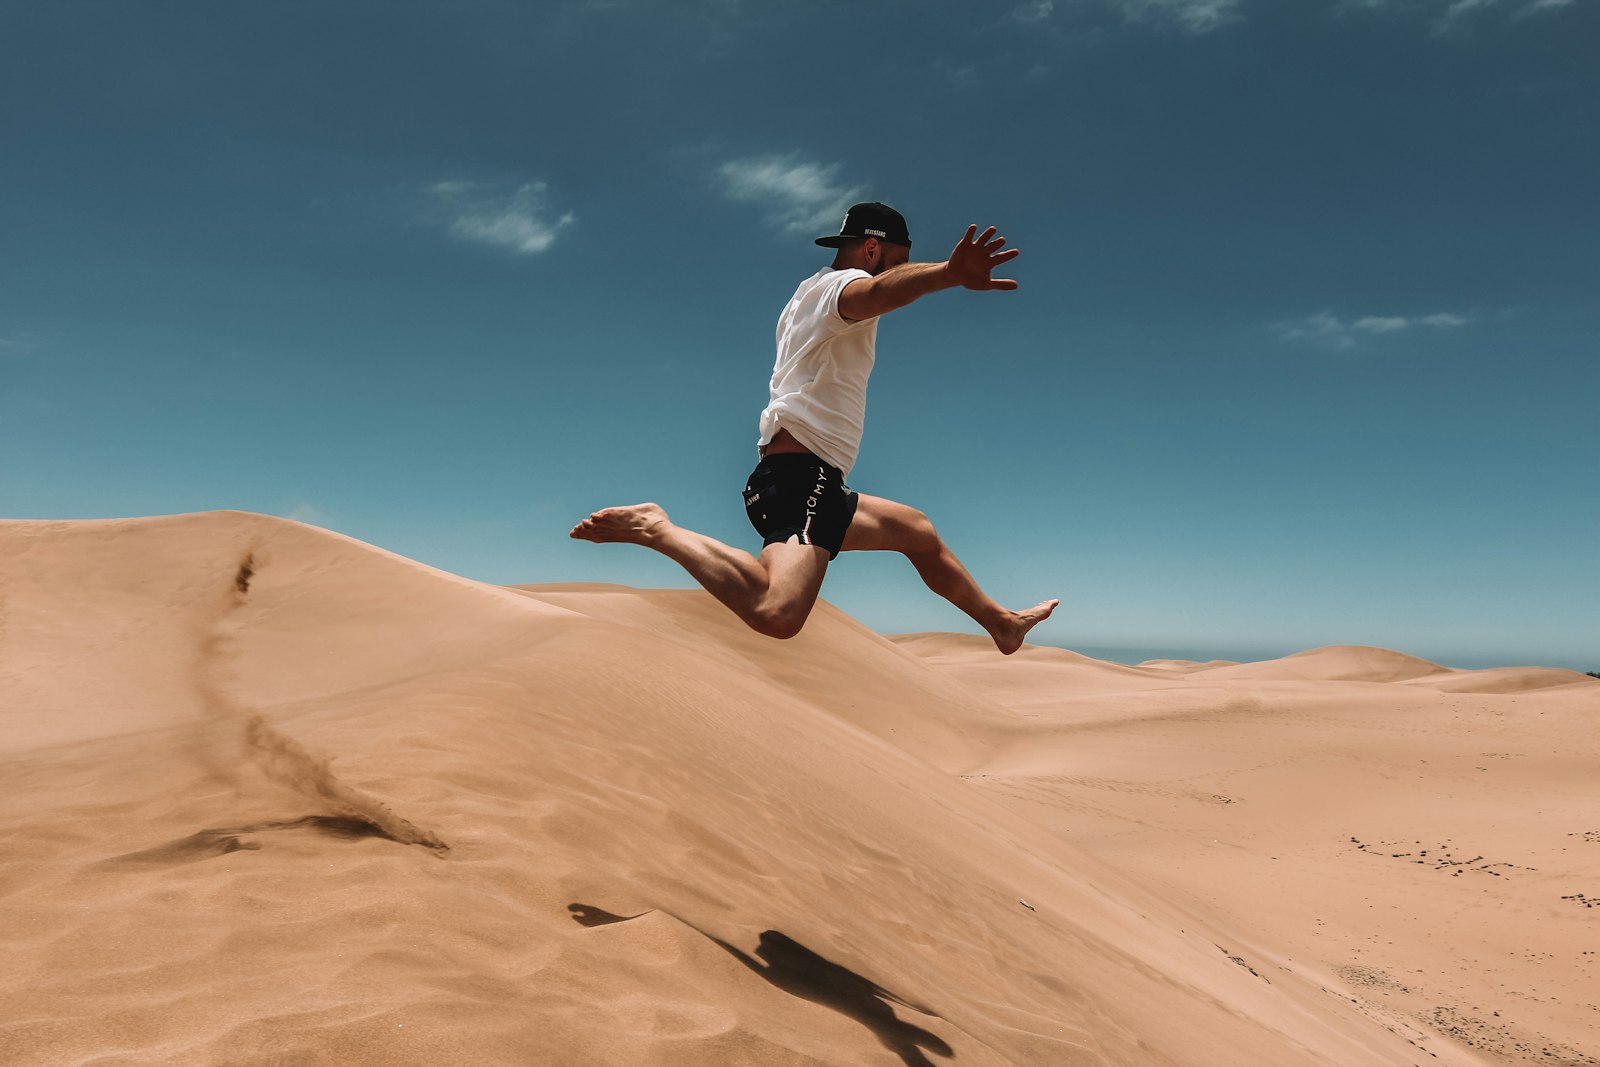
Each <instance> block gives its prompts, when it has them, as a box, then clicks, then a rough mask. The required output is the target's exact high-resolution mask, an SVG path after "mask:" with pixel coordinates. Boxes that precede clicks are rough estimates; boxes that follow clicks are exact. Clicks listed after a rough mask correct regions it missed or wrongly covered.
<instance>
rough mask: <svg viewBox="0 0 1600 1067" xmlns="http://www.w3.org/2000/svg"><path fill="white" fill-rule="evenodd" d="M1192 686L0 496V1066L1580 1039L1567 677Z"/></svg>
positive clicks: (1480, 1045)
mask: <svg viewBox="0 0 1600 1067" xmlns="http://www.w3.org/2000/svg"><path fill="white" fill-rule="evenodd" d="M1284 665H1287V666H1284ZM1194 666H1195V667H1196V669H1192V670H1191V669H1189V668H1190V665H1161V664H1146V665H1141V666H1140V667H1123V666H1121V665H1116V664H1106V663H1100V662H1098V661H1094V660H1089V659H1087V658H1085V657H1081V656H1077V655H1075V654H1073V653H1070V652H1065V651H1063V650H1052V649H1041V648H1029V649H1025V650H1024V651H1023V652H1021V653H1019V655H1018V656H1016V657H1013V658H1012V659H1009V660H1007V659H1002V658H1001V657H998V656H996V655H994V654H993V652H992V651H990V652H988V653H987V654H983V650H982V649H981V647H978V646H977V645H976V644H975V643H974V642H972V641H969V640H967V639H964V638H960V637H955V636H951V635H920V636H915V637H909V638H904V639H900V640H895V641H891V640H887V639H884V638H881V637H879V636H877V635H875V634H872V633H871V632H870V631H868V630H866V629H865V628H863V627H861V626H860V625H859V624H857V623H855V622H854V621H853V620H851V619H849V618H848V617H846V616H844V615H842V614H841V613H839V612H837V611H835V610H833V609H831V608H827V607H824V608H823V610H821V611H820V612H819V614H818V615H817V616H816V617H815V618H814V619H813V621H812V622H811V624H810V625H809V626H808V628H807V630H806V632H805V633H804V634H802V635H801V636H800V637H799V638H798V639H796V640H794V641H791V642H772V641H768V640H766V639H763V638H759V637H756V636H754V635H752V634H750V633H748V632H747V631H745V630H744V629H743V628H742V627H741V626H740V625H739V624H738V623H737V622H736V621H735V620H734V619H733V618H732V616H731V615H728V614H727V613H726V612H725V611H724V610H723V609H721V608H720V607H718V606H717V605H715V604H714V603H712V602H711V601H710V600H709V598H707V597H705V596H704V595H703V594H700V593H688V592H674V591H638V590H629V589H624V588H620V587H614V586H611V587H608V586H545V587H538V586H529V587H518V588H514V589H504V588H497V587H493V586H486V585H482V584H479V583H475V582H471V581H467V580H465V579H462V578H459V577H456V576H453V575H449V574H446V573H443V572H440V571H437V570H434V569H432V568H428V567H425V566H423V565H421V564H418V563H415V562H413V561H410V560H406V559H403V558H401V557H398V556H395V555H393V554H390V553H387V552H384V551H382V550H380V549H376V548H373V547H371V546H368V545H364V544H361V543H359V542H356V541H353V540H351V539H349V538H345V537H341V536H339V535H336V534H331V533H328V532H326V531H322V530H317V529H314V528H312V527H307V526H303V525H300V524H296V523H291V522H288V521H285V520H277V519H270V518H265V517H262V516H254V515H245V514H238V513H214V514H206V515H194V516H178V517H173V518H163V519H142V520H115V521H105V522H73V523H44V522H3V523H0V709H3V717H0V781H3V782H4V783H5V785H4V788H3V789H0V943H3V948H4V951H3V952H0V1005H4V1010H3V1011H0V1063H4V1064H28V1065H32V1064H51V1065H54V1064H88V1063H94V1064H104V1065H110V1064H130V1065H131V1064H262V1065H265V1064H297V1065H298V1064H541V1065H543V1064H553V1065H554V1064H571V1065H580V1064H581V1065H591V1064H619V1065H620V1064H628V1065H634V1064H654V1065H685V1067H687V1065H709V1064H763V1065H764V1064H780V1065H782V1064H795V1065H798V1064H885V1065H890V1064H913V1065H922V1064H942V1063H953V1064H979V1065H983V1064H1065V1065H1072V1064H1096V1065H1113V1064H1115V1065H1122V1064H1154V1065H1160V1064H1185V1065H1189V1064H1193V1065H1212V1064H1215V1065H1219V1067H1222V1065H1227V1067H1233V1065H1248V1064H1263V1065H1266V1064H1272V1065H1295V1064H1323V1065H1361V1064H1395V1065H1402V1064H1419V1063H1437V1064H1480V1063H1512V1062H1538V1063H1594V1062H1595V1061H1594V1060H1593V1059H1592V1058H1590V1056H1589V1054H1588V1053H1586V1052H1584V1051H1583V1050H1584V1048H1585V1046H1588V1047H1590V1048H1592V1047H1593V1037H1594V1035H1595V1033H1596V1032H1597V1029H1600V1027H1597V1020H1600V1008H1596V1006H1595V1004H1594V1000H1595V999H1596V998H1595V997H1594V995H1593V994H1592V993H1590V992H1588V990H1591V989H1593V988H1594V987H1595V983H1594V979H1595V976H1596V972H1595V968H1596V963H1595V962H1594V961H1595V957H1594V956H1593V954H1592V953H1589V952H1588V950H1587V949H1585V948H1582V947H1580V946H1581V945H1582V943H1583V935H1584V933H1585V932H1586V931H1587V930H1588V929H1589V928H1590V927H1591V926H1592V924H1588V923H1587V917H1588V916H1589V915H1592V914H1594V913H1593V912H1592V911H1589V910H1588V907H1587V905H1588V902H1589V901H1590V900H1591V899H1592V897H1593V896H1595V895H1597V894H1595V893H1591V894H1590V896H1588V897H1586V896H1584V895H1583V892H1582V891H1583V890H1584V889H1585V887H1586V886H1588V887H1590V888H1591V889H1592V888H1593V885H1594V876H1595V874H1596V873H1597V871H1600V865H1597V863H1596V857H1600V806H1597V804H1596V801H1595V800H1594V798H1593V791H1592V788H1591V786H1590V783H1591V781H1592V767H1593V756H1594V755H1595V753H1594V747H1595V742H1594V736H1595V735H1594V731H1593V729H1592V722H1593V715H1594V712H1595V710H1596V708H1597V704H1600V701H1597V697H1596V694H1600V683H1594V682H1592V680H1589V679H1584V678H1583V676H1581V675H1572V676H1571V678H1569V679H1568V680H1567V681H1565V682H1562V683H1560V684H1557V685H1554V686H1551V685H1547V684H1546V683H1545V682H1540V683H1539V684H1540V685H1542V686H1544V687H1543V688H1534V687H1532V686H1531V685H1528V684H1522V683H1526V682H1528V681H1529V680H1534V679H1543V678H1547V676H1546V675H1544V674H1541V673H1539V672H1533V673H1528V672H1527V671H1523V672H1522V673H1520V674H1519V673H1516V672H1512V673H1509V674H1504V675H1496V677H1495V678H1494V679H1482V678H1480V679H1479V682H1480V685H1481V684H1489V685H1493V686H1501V685H1508V684H1509V683H1508V682H1507V681H1505V679H1511V678H1517V679H1521V680H1522V682H1520V683H1519V685H1520V688H1515V689H1507V690H1505V691H1503V692H1501V691H1493V692H1489V691H1482V690H1481V689H1480V690H1479V691H1472V690H1466V689H1462V690H1452V689H1450V688H1448V687H1449V686H1455V685H1457V684H1458V679H1459V678H1460V677H1461V676H1464V675H1467V674H1474V673H1477V674H1488V673H1492V672H1446V671H1445V670H1444V669H1443V668H1438V667H1435V666H1434V665H1431V664H1425V663H1424V661H1419V660H1414V659H1412V658H1411V657H1405V656H1402V655H1401V654H1399V653H1390V652H1385V651H1383V650H1359V649H1353V650H1352V649H1336V650H1316V651H1314V652H1312V653H1305V654H1302V655H1301V656H1300V657H1287V658H1285V659H1284V660H1281V661H1275V662H1274V664H1240V665H1237V666H1230V665H1194ZM1201 667H1203V668H1204V669H1199V668H1201ZM1424 668H1428V669H1424ZM1226 672H1232V673H1231V674H1229V673H1226ZM1562 674H1563V675H1565V674H1570V672H1562ZM1551 677H1553V676H1551ZM1465 684H1470V682H1469V683H1465ZM1488 748H1493V749H1494V750H1495V751H1480V750H1482V749H1488ZM1480 765H1481V767H1482V769H1476V768H1478V767H1479V766H1480ZM1402 838H1405V839H1407V840H1410V839H1415V840H1416V841H1417V842H1419V843H1418V844H1413V845H1408V849H1409V851H1410V852H1411V853H1413V855H1411V856H1401V855H1398V854H1399V853H1401V852H1402V849H1401V847H1400V846H1401V844H1403V843H1404V842H1402V840H1401V839H1402ZM1435 838H1439V839H1440V840H1439V841H1438V842H1435V841H1434V839H1435ZM1423 850H1426V852H1425V858H1423V859H1418V858H1417V856H1418V855H1423ZM1391 853H1394V854H1395V855H1391ZM1474 853H1481V855H1478V856H1476V858H1474V856H1473V854H1474ZM1541 1043H1542V1044H1541ZM1544 1050H1550V1052H1549V1054H1548V1055H1546V1054H1545V1051H1544ZM1524 1051H1526V1055H1524ZM1541 1057H1542V1058H1541Z"/></svg>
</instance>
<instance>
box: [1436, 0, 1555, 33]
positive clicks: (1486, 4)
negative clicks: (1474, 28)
mask: <svg viewBox="0 0 1600 1067" xmlns="http://www.w3.org/2000/svg"><path fill="white" fill-rule="evenodd" d="M1574 3H1575V0H1519V2H1517V3H1513V4H1509V5H1506V6H1508V7H1510V8H1512V9H1514V10H1513V11H1512V15H1511V18H1512V20H1513V21H1521V20H1522V19H1525V18H1528V17H1529V16H1532V15H1537V14H1538V13H1539V12H1541V11H1559V10H1560V9H1562V8H1565V7H1571V6H1572V5H1573V4H1574ZM1491 7H1501V0H1450V2H1449V4H1448V6H1446V7H1445V9H1444V12H1443V13H1442V14H1440V15H1439V16H1438V17H1437V18H1436V19H1434V20H1433V32H1434V34H1435V35H1436V36H1453V35H1460V34H1465V33H1467V32H1468V30H1469V27H1470V20H1471V19H1472V18H1474V17H1475V16H1476V15H1477V14H1478V12H1480V11H1487V10H1488V9H1489V8H1491Z"/></svg>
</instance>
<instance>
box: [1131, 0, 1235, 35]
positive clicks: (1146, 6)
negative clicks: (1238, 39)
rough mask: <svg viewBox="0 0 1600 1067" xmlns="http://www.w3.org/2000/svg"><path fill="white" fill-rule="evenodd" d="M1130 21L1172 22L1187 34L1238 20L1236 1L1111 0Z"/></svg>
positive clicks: (1201, 31)
mask: <svg viewBox="0 0 1600 1067" xmlns="http://www.w3.org/2000/svg"><path fill="white" fill-rule="evenodd" d="M1112 3H1113V4H1114V5H1115V6H1116V7H1117V8H1118V9H1119V10H1120V11H1121V12H1122V17H1123V18H1125V19H1127V20H1128V21H1129V22H1140V21H1145V20H1149V21H1154V22H1163V23H1171V24H1174V25H1177V26H1179V27H1181V28H1182V29H1184V30H1187V31H1188V32H1189V33H1209V32H1210V31H1212V30H1214V29H1217V28H1218V27H1219V26H1224V25H1226V24H1228V23H1230V22H1236V21H1238V20H1239V18H1240V15H1239V0H1112Z"/></svg>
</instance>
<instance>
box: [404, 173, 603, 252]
mask: <svg viewBox="0 0 1600 1067" xmlns="http://www.w3.org/2000/svg"><path fill="white" fill-rule="evenodd" d="M428 191H429V192H430V193H432V194H433V196H434V198H435V200H436V201H437V203H438V204H439V205H440V206H442V207H443V208H444V210H445V213H446V216H447V225H448V226H449V229H450V232H451V233H452V234H454V235H455V236H457V237H459V238H461V239H462V240H464V241H474V242H477V243H479V244H486V245H494V246H496V247H500V248H509V249H510V250H511V251H513V252H515V253H516V254H517V255H522V256H531V255H536V254H538V253H540V252H543V251H546V250H547V249H549V247H550V246H551V245H552V244H554V243H555V240H556V238H557V237H558V236H559V235H560V233H561V231H562V230H564V229H566V228H567V227H568V226H571V225H572V224H573V223H574V222H576V221H577V216H576V215H574V214H573V213H572V212H570V211H564V212H561V213H559V214H557V213H556V212H555V211H554V210H553V209H552V208H551V207H550V203H549V196H548V195H547V194H548V192H549V187H548V186H547V185H546V184H545V183H544V182H528V183H527V184H525V185H522V186H519V187H518V188H516V189H515V190H513V191H510V192H507V191H506V188H505V187H504V186H497V185H491V184H486V183H483V182H468V181H440V182H434V183H433V184H432V185H430V186H429V187H428Z"/></svg>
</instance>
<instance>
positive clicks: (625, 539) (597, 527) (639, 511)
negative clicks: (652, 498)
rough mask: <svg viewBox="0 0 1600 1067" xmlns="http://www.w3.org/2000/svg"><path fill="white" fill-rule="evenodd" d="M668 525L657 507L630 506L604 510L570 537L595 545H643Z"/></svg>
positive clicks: (579, 525) (584, 522) (664, 514)
mask: <svg viewBox="0 0 1600 1067" xmlns="http://www.w3.org/2000/svg"><path fill="white" fill-rule="evenodd" d="M668 525H669V521H668V519H667V513H666V512H665V511H663V510H661V507H660V505H658V504H632V505H629V506H628V507H625V508H604V509H602V510H600V511H597V512H595V513H594V514H593V515H590V516H589V517H588V518H587V519H584V520H583V521H582V522H580V523H578V525H576V526H574V527H573V528H572V533H571V535H570V536H572V537H575V538H577V539H578V540H580V541H593V542H594V543H595V544H597V545H603V544H610V543H622V544H630V545H647V544H650V543H651V542H652V541H654V540H655V539H656V538H657V536H658V535H659V534H660V533H661V531H663V530H665V529H666V528H667V526H668Z"/></svg>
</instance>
